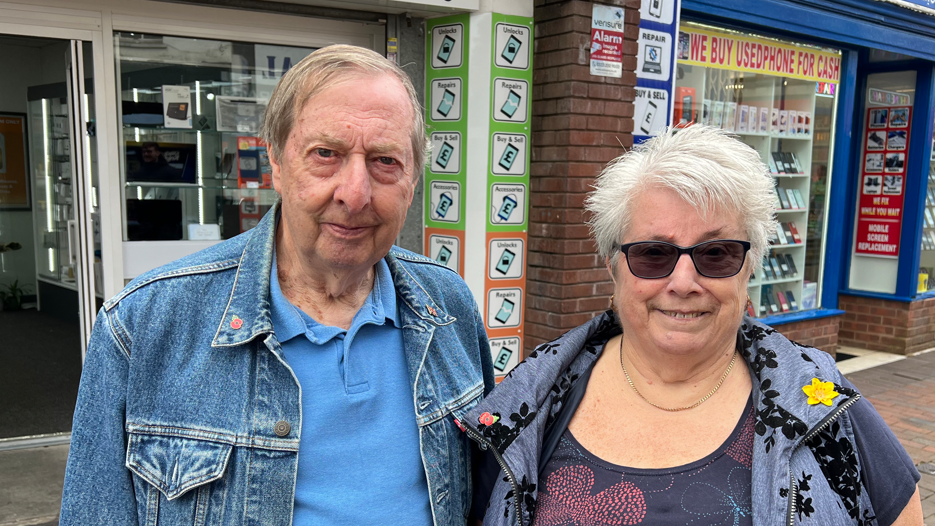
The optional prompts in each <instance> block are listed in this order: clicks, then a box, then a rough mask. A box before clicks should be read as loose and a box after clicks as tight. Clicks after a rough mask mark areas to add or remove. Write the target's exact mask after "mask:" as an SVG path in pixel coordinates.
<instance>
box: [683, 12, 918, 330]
mask: <svg viewBox="0 0 935 526" xmlns="http://www.w3.org/2000/svg"><path fill="white" fill-rule="evenodd" d="M914 3H915V4H918V5H919V6H920V7H919V8H918V9H914V8H912V7H909V8H907V7H903V6H898V5H895V4H892V3H887V2H883V1H876V0H832V1H822V2H818V1H814V0H785V1H783V0H682V20H683V21H694V22H699V23H704V24H709V25H713V26H718V27H723V28H727V29H735V30H738V31H746V32H750V33H756V34H760V35H764V36H772V37H776V38H779V39H788V40H793V41H797V42H803V43H811V44H816V45H822V46H828V47H832V48H836V49H839V50H841V52H842V68H841V81H840V86H839V89H838V97H839V99H838V109H837V117H836V121H835V130H836V132H835V137H834V154H833V168H832V174H831V184H830V189H829V193H830V199H829V208H828V211H827V214H828V215H827V222H828V223H827V224H828V227H827V229H826V230H827V234H826V237H825V254H824V267H823V269H824V272H823V278H822V287H821V306H822V308H821V309H818V310H813V311H803V312H799V313H793V314H786V315H780V316H771V317H768V318H764V321H765V322H766V323H769V324H771V325H780V324H785V323H789V322H794V321H802V320H808V319H817V318H821V317H826V316H834V315H838V314H841V313H842V311H841V310H838V309H837V307H838V294H848V295H854V296H865V297H872V298H880V299H886V300H891V301H901V302H910V301H918V300H920V299H923V298H926V297H931V296H933V295H935V292H932V291H929V292H927V293H920V292H918V290H917V283H918V273H919V267H920V255H921V253H922V249H921V247H922V235H923V224H924V216H923V211H924V207H925V199H926V190H927V187H928V173H929V159H930V156H931V154H932V133H933V120H935V114H933V108H935V69H933V68H935V9H932V8H928V9H926V8H925V7H924V6H926V5H928V2H927V1H923V0H918V1H916V2H914ZM874 50H875V52H876V53H879V52H888V53H889V57H891V58H890V60H888V61H885V62H879V61H874V62H871V60H870V54H871V51H874ZM893 57H895V59H893ZM908 70H911V71H915V72H916V86H915V97H916V98H915V104H914V108H913V112H914V115H913V118H912V123H911V128H910V143H909V152H910V154H909V158H908V159H907V171H906V186H905V190H904V192H905V194H904V195H905V199H904V204H903V223H902V230H901V235H900V250H899V260H898V275H897V277H896V289H895V292H894V293H887V294H884V293H878V292H865V291H861V290H852V289H851V288H849V286H848V285H849V273H850V271H851V268H850V267H851V254H852V251H853V240H854V235H855V234H854V228H855V216H856V213H857V210H856V207H857V201H858V195H857V193H858V188H859V185H858V180H857V178H858V176H859V173H858V170H857V167H858V163H859V162H860V161H859V157H860V155H861V148H862V137H861V135H862V134H861V130H862V129H863V124H864V123H863V116H864V115H863V114H864V111H863V108H864V104H865V97H866V94H867V85H866V84H867V80H866V79H867V75H870V74H874V73H885V72H896V71H908ZM933 279H935V277H933Z"/></svg>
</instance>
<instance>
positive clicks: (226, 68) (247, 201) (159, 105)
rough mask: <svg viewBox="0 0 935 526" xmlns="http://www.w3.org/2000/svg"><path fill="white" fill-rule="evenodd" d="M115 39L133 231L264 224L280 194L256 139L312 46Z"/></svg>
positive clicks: (218, 230) (192, 233)
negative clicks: (273, 97)
mask: <svg viewBox="0 0 935 526" xmlns="http://www.w3.org/2000/svg"><path fill="white" fill-rule="evenodd" d="M114 44H115V46H114V47H115V51H116V55H117V64H118V93H119V96H120V98H121V100H120V104H119V109H120V110H121V111H120V114H121V117H120V118H121V122H122V123H123V128H122V133H123V140H122V144H123V148H124V150H123V154H124V155H123V159H122V163H121V168H122V175H123V181H124V198H125V203H124V205H125V206H124V211H125V214H126V215H125V222H124V237H125V239H126V240H129V241H151V240H194V239H198V240H209V239H228V238H231V237H233V236H236V235H237V234H240V233H241V232H244V231H246V230H249V229H250V228H252V227H253V226H255V225H256V224H257V222H258V221H259V219H260V218H262V217H263V214H265V213H266V211H267V210H269V208H270V207H271V206H272V205H273V204H275V202H276V200H277V198H278V194H277V193H276V192H275V190H273V188H272V180H271V179H272V177H271V174H272V170H271V165H270V161H269V153H268V151H267V147H266V144H265V143H263V141H261V140H260V139H259V138H258V137H257V135H258V134H259V130H260V126H261V124H262V120H263V115H264V113H265V112H266V104H267V101H268V100H269V97H270V94H271V93H272V90H273V88H274V87H275V85H276V83H277V82H278V81H279V78H280V77H281V76H282V75H283V74H284V73H285V72H286V71H287V70H288V69H289V65H291V64H296V63H298V62H299V61H300V60H302V58H304V57H305V56H306V55H307V54H309V53H311V52H312V51H313V50H312V49H307V48H296V47H285V46H274V45H265V44H251V43H242V42H230V41H221V40H209V39H191V38H185V39H182V38H177V37H171V36H163V35H149V34H141V33H132V34H131V33H121V32H117V33H115V34H114ZM251 64H256V65H258V66H254V65H251ZM261 69H262V71H260V70H261ZM170 72H171V73H172V74H171V75H170V74H169V73H170ZM181 79H184V80H181ZM440 111H444V112H448V111H452V109H451V108H450V107H448V108H445V107H442V108H441V110H440ZM203 227H204V228H203Z"/></svg>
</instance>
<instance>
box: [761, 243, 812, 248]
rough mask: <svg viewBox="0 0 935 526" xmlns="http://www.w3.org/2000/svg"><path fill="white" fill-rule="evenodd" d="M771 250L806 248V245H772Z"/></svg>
mask: <svg viewBox="0 0 935 526" xmlns="http://www.w3.org/2000/svg"><path fill="white" fill-rule="evenodd" d="M769 248H771V249H773V248H805V243H786V244H783V245H770V246H769Z"/></svg>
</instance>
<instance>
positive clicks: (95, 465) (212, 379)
mask: <svg viewBox="0 0 935 526" xmlns="http://www.w3.org/2000/svg"><path fill="white" fill-rule="evenodd" d="M263 136H264V138H265V139H266V140H267V142H268V143H269V145H270V150H271V151H270V162H271V163H272V168H273V183H274V185H275V187H276V190H277V191H278V192H279V193H280V194H281V197H282V201H281V204H279V205H277V206H275V207H273V208H272V209H271V210H270V212H269V213H268V214H267V215H266V217H264V218H263V220H262V221H261V222H260V224H259V225H258V226H257V227H256V228H255V229H253V230H251V231H250V232H247V233H245V234H242V235H240V236H238V237H236V238H234V239H231V240H228V241H225V242H223V243H220V244H218V245H216V246H214V247H212V248H210V249H208V250H205V251H203V252H199V253H197V254H194V255H192V256H189V257H186V258H184V259H182V260H179V261H177V262H175V263H172V264H170V265H168V266H166V267H163V268H160V269H156V270H154V271H152V272H150V273H147V274H145V275H143V276H140V277H139V278H137V279H136V280H134V281H133V282H132V283H131V284H130V285H129V286H127V288H126V289H125V290H124V291H123V292H121V293H120V294H118V295H117V296H116V297H114V298H112V299H111V300H109V301H108V302H107V303H106V304H105V306H104V308H103V309H102V310H101V312H100V314H99V315H98V319H97V323H96V325H95V328H94V333H93V335H92V337H91V345H90V348H89V351H88V357H87V361H86V363H85V368H84V373H83V377H82V381H81V388H80V393H79V397H78V405H77V409H76V411H75V422H74V428H73V431H72V443H71V451H70V454H69V459H68V469H67V474H66V477H65V491H64V498H63V505H62V517H61V524H63V525H88V524H121V525H123V524H141V525H143V524H153V525H161V524H171V525H175V524H230V525H244V524H257V525H264V526H268V525H288V524H296V525H306V524H348V525H350V524H353V525H358V524H425V525H428V524H435V525H448V524H464V522H465V517H466V516H467V514H468V510H469V508H470V505H471V502H470V501H471V484H470V481H471V452H470V450H469V446H468V444H467V441H466V440H465V437H464V435H463V433H462V432H461V431H459V430H458V428H457V426H456V424H455V422H454V420H455V419H456V418H459V417H461V416H462V415H463V414H464V413H466V412H467V411H468V410H469V409H470V408H472V407H473V406H475V405H476V404H477V402H478V401H479V400H480V399H481V398H482V397H483V396H484V394H485V393H486V392H487V391H489V390H490V389H491V388H492V387H493V375H492V369H491V363H490V352H489V349H488V343H487V338H486V336H485V334H484V328H483V323H482V322H481V320H480V316H479V314H478V312H477V306H476V304H475V303H474V300H473V296H472V294H471V293H470V291H469V290H468V288H467V286H466V285H465V284H464V282H463V281H462V280H461V279H460V278H459V277H458V276H457V275H456V274H455V273H453V272H452V271H450V270H449V269H447V268H445V267H442V266H440V265H438V264H436V263H435V262H433V261H431V260H429V259H427V258H424V257H422V256H419V255H416V254H413V253H410V252H407V251H405V250H402V249H399V248H396V247H393V241H394V240H395V238H396V236H397V235H398V234H399V231H400V229H401V228H402V225H403V222H404V220H405V217H406V211H407V210H408V208H409V205H410V204H411V202H412V197H413V192H414V188H415V185H416V183H417V180H418V174H419V171H420V168H421V166H422V164H423V160H424V158H425V152H426V139H425V132H424V125H423V120H422V117H421V113H420V111H419V105H418V101H417V99H416V94H415V90H414V89H413V86H412V84H411V83H410V81H409V79H408V77H407V76H406V74H405V73H404V72H402V71H401V70H400V69H399V68H397V67H396V66H395V65H394V64H392V63H390V62H389V61H387V60H385V59H384V58H383V57H381V56H379V55H378V54H376V53H373V52H372V51H367V50H364V49H360V48H354V47H350V46H330V47H326V48H323V49H321V50H318V51H316V52H315V53H312V54H311V55H309V56H308V57H307V58H306V59H304V60H303V61H301V62H300V63H298V64H296V65H295V67H293V68H292V69H291V70H290V71H289V72H288V73H287V74H286V75H285V76H284V77H283V79H282V80H281V82H280V83H279V86H278V87H277V88H276V90H275V91H274V93H273V95H272V98H271V100H270V102H269V106H268V109H267V113H266V116H265V123H264V131H263Z"/></svg>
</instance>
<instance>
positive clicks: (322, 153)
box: [315, 148, 334, 157]
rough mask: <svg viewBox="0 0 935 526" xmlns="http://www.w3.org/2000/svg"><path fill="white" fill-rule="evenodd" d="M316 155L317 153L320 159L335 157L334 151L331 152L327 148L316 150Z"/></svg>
mask: <svg viewBox="0 0 935 526" xmlns="http://www.w3.org/2000/svg"><path fill="white" fill-rule="evenodd" d="M315 153H317V154H318V156H319V157H331V156H333V155H334V150H329V149H327V148H316V149H315Z"/></svg>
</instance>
